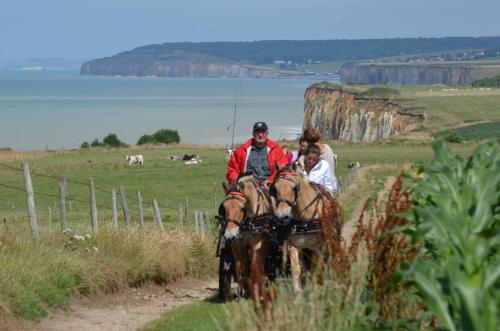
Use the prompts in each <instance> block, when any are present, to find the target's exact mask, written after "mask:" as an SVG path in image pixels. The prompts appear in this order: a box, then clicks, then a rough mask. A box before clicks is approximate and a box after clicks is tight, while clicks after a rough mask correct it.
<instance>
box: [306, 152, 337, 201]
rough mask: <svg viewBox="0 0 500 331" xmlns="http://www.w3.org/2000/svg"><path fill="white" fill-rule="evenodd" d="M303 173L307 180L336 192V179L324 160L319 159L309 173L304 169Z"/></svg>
mask: <svg viewBox="0 0 500 331" xmlns="http://www.w3.org/2000/svg"><path fill="white" fill-rule="evenodd" d="M304 175H305V176H306V178H307V180H308V181H309V182H313V183H318V184H321V185H323V186H325V187H326V188H327V189H328V190H330V192H332V193H335V192H337V179H336V178H335V175H333V174H332V170H331V169H330V165H329V164H328V162H326V161H325V160H319V162H318V163H316V165H315V166H314V167H313V168H312V169H311V171H310V172H309V173H307V172H305V171H304Z"/></svg>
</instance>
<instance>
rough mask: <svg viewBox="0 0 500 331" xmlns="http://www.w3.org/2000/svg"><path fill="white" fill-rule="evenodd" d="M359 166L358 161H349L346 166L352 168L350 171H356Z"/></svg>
mask: <svg viewBox="0 0 500 331" xmlns="http://www.w3.org/2000/svg"><path fill="white" fill-rule="evenodd" d="M360 167H361V166H360V165H359V162H351V163H349V164H347V168H349V169H352V171H358V170H359V168H360Z"/></svg>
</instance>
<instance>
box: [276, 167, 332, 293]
mask: <svg viewBox="0 0 500 331" xmlns="http://www.w3.org/2000/svg"><path fill="white" fill-rule="evenodd" d="M273 191H274V195H275V199H276V206H275V215H276V217H277V218H278V220H280V221H281V222H286V221H289V222H290V221H291V222H292V224H293V229H294V230H293V231H292V234H291V235H290V236H289V237H288V238H287V240H286V242H285V243H284V246H285V247H284V249H283V251H284V252H286V249H287V246H288V252H289V254H290V267H291V271H292V279H293V286H294V289H295V290H296V291H300V290H301V287H300V279H301V276H302V275H303V272H302V271H303V269H304V260H303V250H304V249H309V250H311V251H312V252H313V255H314V256H313V263H317V262H318V259H319V258H320V251H321V249H322V248H323V246H324V242H325V238H323V235H322V232H321V229H320V227H319V220H320V219H321V218H322V216H323V212H324V211H326V210H328V208H332V207H333V208H340V207H339V205H338V203H337V202H336V201H334V198H333V197H331V195H330V194H329V193H328V192H326V191H325V190H321V189H318V190H317V189H315V188H314V187H313V186H312V185H310V184H309V183H308V181H307V180H306V178H305V176H304V174H303V172H302V171H301V170H300V169H299V170H297V171H292V170H290V169H287V170H284V169H282V170H280V171H278V173H277V175H276V177H275V179H274V183H273ZM337 214H339V215H340V214H341V213H337ZM333 222H334V224H335V226H336V227H337V229H338V228H339V225H340V223H341V220H338V219H336V220H333ZM337 233H340V230H338V232H337Z"/></svg>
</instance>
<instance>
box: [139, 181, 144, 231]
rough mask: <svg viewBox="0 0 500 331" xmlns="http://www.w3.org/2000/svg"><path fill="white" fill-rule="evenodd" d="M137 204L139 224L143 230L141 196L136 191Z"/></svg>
mask: <svg viewBox="0 0 500 331" xmlns="http://www.w3.org/2000/svg"><path fill="white" fill-rule="evenodd" d="M137 205H138V206H139V226H140V227H141V230H144V213H143V210H142V197H141V192H139V191H137Z"/></svg>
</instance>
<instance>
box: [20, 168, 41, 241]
mask: <svg viewBox="0 0 500 331" xmlns="http://www.w3.org/2000/svg"><path fill="white" fill-rule="evenodd" d="M23 177H24V186H25V188H26V200H27V202H28V215H29V218H30V227H31V233H32V234H33V237H35V239H36V240H38V239H40V233H39V230H38V223H37V220H36V210H35V193H34V192H33V183H32V182H31V174H30V166H29V164H28V162H26V161H24V162H23Z"/></svg>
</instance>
